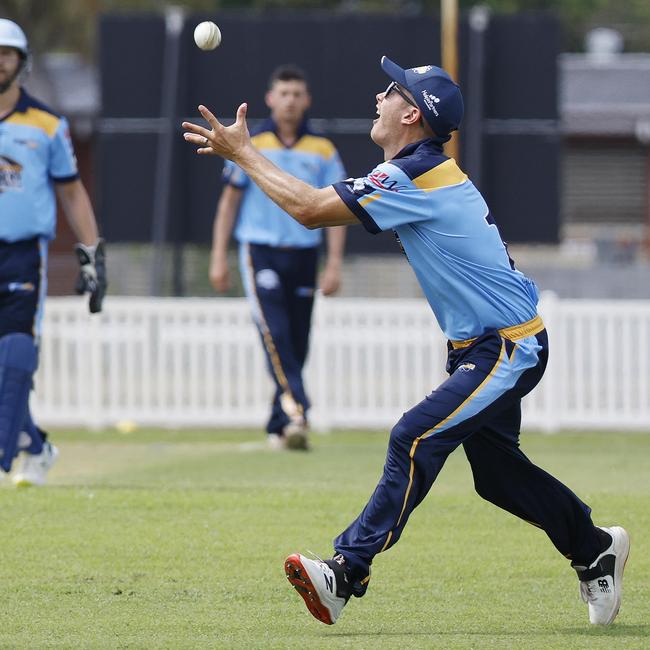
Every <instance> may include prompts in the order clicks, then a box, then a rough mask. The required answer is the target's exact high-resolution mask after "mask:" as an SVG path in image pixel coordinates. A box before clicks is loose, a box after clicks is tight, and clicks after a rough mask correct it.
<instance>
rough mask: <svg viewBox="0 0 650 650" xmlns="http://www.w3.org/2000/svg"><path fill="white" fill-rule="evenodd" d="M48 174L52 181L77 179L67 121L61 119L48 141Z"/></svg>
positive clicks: (77, 174)
mask: <svg viewBox="0 0 650 650" xmlns="http://www.w3.org/2000/svg"><path fill="white" fill-rule="evenodd" d="M48 171H49V174H50V177H51V178H52V179H53V180H54V181H58V182H66V181H73V180H76V179H77V178H78V177H79V170H78V169H77V157H76V156H75V155H74V149H73V148H72V140H71V139H70V128H69V127H68V121H67V120H66V119H65V118H64V117H61V118H59V125H58V127H57V129H56V131H55V132H54V135H53V136H52V140H51V141H50V159H49V170H48Z"/></svg>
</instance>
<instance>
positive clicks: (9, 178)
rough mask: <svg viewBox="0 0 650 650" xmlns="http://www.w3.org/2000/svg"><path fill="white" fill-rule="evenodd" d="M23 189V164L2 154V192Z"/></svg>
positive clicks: (0, 158) (0, 162)
mask: <svg viewBox="0 0 650 650" xmlns="http://www.w3.org/2000/svg"><path fill="white" fill-rule="evenodd" d="M22 189H23V166H22V165H21V164H20V163H19V162H16V161H15V160H12V159H11V158H7V157H6V156H0V194H2V192H10V191H13V192H19V191H20V190H22Z"/></svg>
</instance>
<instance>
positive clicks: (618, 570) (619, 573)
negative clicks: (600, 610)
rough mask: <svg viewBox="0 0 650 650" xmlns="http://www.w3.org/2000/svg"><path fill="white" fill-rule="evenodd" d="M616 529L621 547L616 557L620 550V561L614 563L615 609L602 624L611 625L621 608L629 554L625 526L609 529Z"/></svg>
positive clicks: (627, 535)
mask: <svg viewBox="0 0 650 650" xmlns="http://www.w3.org/2000/svg"><path fill="white" fill-rule="evenodd" d="M614 529H617V530H619V531H620V532H621V533H622V535H621V543H622V545H623V548H622V549H617V556H616V559H617V560H618V553H619V552H620V554H621V558H622V559H623V561H622V562H618V561H617V562H616V563H615V564H614V573H615V575H614V585H615V586H616V587H617V592H618V593H617V598H616V609H614V611H613V613H612V615H611V616H610V617H609V619H608V620H607V622H606V623H604V625H611V624H612V623H613V622H614V619H615V618H616V617H617V616H618V612H619V610H620V609H621V599H622V596H623V571H625V565H626V564H627V558H628V557H629V556H630V536H629V534H628V532H627V531H626V530H625V528H622V527H621V526H612V527H611V528H610V530H614Z"/></svg>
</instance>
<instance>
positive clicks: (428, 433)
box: [379, 341, 506, 553]
mask: <svg viewBox="0 0 650 650" xmlns="http://www.w3.org/2000/svg"><path fill="white" fill-rule="evenodd" d="M505 356H506V346H505V343H504V342H503V341H502V342H501V352H500V353H499V358H498V359H497V361H496V363H495V364H494V366H493V367H492V370H490V374H489V375H488V376H487V377H486V378H485V379H484V380H483V381H482V382H481V383H480V384H479V385H478V386H477V387H476V388H475V389H474V391H473V392H472V394H471V395H469V396H468V397H467V398H466V399H465V400H464V401H463V403H462V404H460V406H458V407H457V408H456V409H455V410H454V411H453V412H452V413H450V414H449V415H448V416H447V417H446V418H445V419H444V420H441V421H440V422H438V424H436V426H435V427H433V428H431V429H428V430H427V431H425V432H424V433H423V434H422V435H421V436H418V437H417V438H416V439H415V440H414V441H413V444H412V445H411V451H410V452H409V458H410V459H411V468H410V470H409V483H408V486H407V488H406V494H405V495H404V503H403V504H402V511H401V512H400V513H399V518H398V519H397V523H396V524H395V528H397V527H398V526H399V525H400V523H401V521H402V517H403V516H404V511H405V510H406V503H407V501H408V498H409V495H410V493H411V488H412V487H413V474H414V472H415V462H414V461H413V457H414V456H415V450H416V449H417V446H418V444H419V442H420V440H424V439H425V438H429V437H430V436H432V435H433V434H434V433H435V432H436V429H438V428H439V427H441V426H442V425H443V424H445V422H448V421H449V420H451V418H453V417H454V416H455V415H456V414H457V413H459V412H460V411H461V410H462V409H463V408H465V406H467V404H468V403H469V402H471V401H472V400H473V399H474V398H475V397H476V395H477V394H478V393H479V392H481V390H482V389H483V388H484V387H485V385H486V384H487V383H488V382H489V381H490V379H492V377H494V375H495V373H496V371H497V368H498V367H499V366H500V365H501V363H502V361H503V359H504V358H505ZM392 538H393V531H392V530H391V531H390V532H389V533H388V537H387V538H386V542H385V544H384V545H383V546H382V548H381V551H379V552H380V553H381V552H382V551H385V550H386V549H387V548H388V545H389V544H390V540H391V539H392Z"/></svg>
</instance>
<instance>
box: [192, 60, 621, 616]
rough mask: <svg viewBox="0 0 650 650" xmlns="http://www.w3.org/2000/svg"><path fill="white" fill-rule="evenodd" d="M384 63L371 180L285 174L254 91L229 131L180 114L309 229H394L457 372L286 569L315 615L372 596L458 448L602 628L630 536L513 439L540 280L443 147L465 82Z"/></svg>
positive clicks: (536, 374)
mask: <svg viewBox="0 0 650 650" xmlns="http://www.w3.org/2000/svg"><path fill="white" fill-rule="evenodd" d="M381 67H382V70H383V71H384V73H385V74H386V75H387V77H388V79H389V80H390V83H389V84H388V87H387V88H386V90H384V91H383V92H380V93H378V94H377V95H376V98H375V99H376V111H377V118H376V119H375V120H374V122H373V126H372V129H371V132H370V137H371V138H372V140H373V141H374V142H375V143H376V144H377V145H379V147H380V148H381V149H383V152H384V161H383V162H382V163H380V164H379V165H378V166H377V167H375V169H373V170H372V171H371V172H370V173H369V174H367V175H366V176H364V177H361V178H350V179H348V180H346V181H342V182H338V183H334V184H333V185H331V186H329V187H326V188H322V189H317V188H314V187H310V186H309V185H307V184H305V183H303V182H302V181H300V180H298V179H296V178H294V177H292V176H291V175H289V174H287V173H286V172H283V171H281V170H280V169H278V168H277V167H276V166H275V165H273V164H272V163H271V162H270V161H268V160H267V159H265V158H264V157H263V156H261V155H260V154H259V153H258V152H257V151H255V149H254V148H253V146H252V145H251V141H250V137H249V135H248V129H247V127H246V119H245V118H246V104H242V105H241V106H240V107H239V109H238V111H237V120H236V122H235V124H233V125H232V126H230V127H228V128H225V127H224V126H223V125H221V124H220V123H219V122H218V121H217V120H216V118H215V117H214V116H213V115H212V113H211V112H210V111H209V110H208V109H207V108H205V107H204V106H200V107H199V110H200V112H201V114H202V115H203V116H204V117H205V118H206V119H207V121H208V123H209V126H210V128H203V127H202V126H199V125H195V124H191V123H187V122H186V123H184V124H183V126H184V127H185V129H186V130H187V133H186V134H185V139H186V140H187V141H189V142H191V143H193V144H195V145H198V153H200V154H216V155H220V156H223V157H224V158H227V159H230V160H234V161H235V162H236V163H237V164H238V165H239V166H240V167H241V168H242V169H243V170H244V171H245V172H246V174H248V176H249V177H250V178H251V179H252V180H253V181H254V182H255V183H257V185H258V186H259V187H260V188H261V189H262V191H264V192H265V193H266V194H267V195H268V196H269V197H271V199H273V200H274V201H275V202H276V203H277V204H278V205H279V206H280V207H282V208H283V209H284V210H285V211H286V212H288V213H289V214H291V215H292V216H293V217H294V219H296V220H297V221H299V222H300V223H302V224H304V225H305V226H307V227H308V228H321V227H323V226H336V225H342V224H350V225H351V224H355V223H361V224H362V225H363V227H364V228H365V229H366V230H367V231H368V232H370V233H372V234H374V233H378V232H381V231H384V230H392V231H394V233H395V234H396V236H397V237H398V239H399V241H400V242H401V246H402V248H403V250H404V253H405V255H406V258H407V260H408V262H409V263H410V265H411V266H412V268H413V271H414V272H415V275H416V277H417V279H418V281H419V283H420V286H421V287H422V290H423V292H424V295H425V296H426V299H427V301H428V302H429V305H430V306H431V309H432V310H433V313H434V314H435V316H436V319H437V321H438V324H439V325H440V328H441V329H442V331H443V332H444V334H445V336H446V338H447V339H448V343H447V349H448V360H447V372H448V373H449V377H448V378H447V379H446V380H445V381H444V382H443V383H442V384H441V385H440V386H438V387H437V388H436V389H435V390H433V392H432V393H431V394H429V395H428V396H427V397H426V398H425V399H423V400H422V401H421V402H420V403H419V404H416V405H415V406H413V407H412V408H410V409H409V410H408V411H407V412H406V413H404V415H403V416H402V417H401V418H400V419H399V420H398V422H397V423H396V424H395V426H394V427H393V429H392V431H391V433H390V440H389V444H388V453H387V455H386V462H385V465H384V471H383V476H382V477H381V479H380V481H379V483H378V485H377V487H376V488H375V490H374V492H373V493H372V495H371V496H370V499H369V501H368V503H367V505H366V506H365V508H364V509H363V511H362V512H361V514H360V515H359V516H358V517H357V518H356V519H355V520H354V521H353V522H352V523H351V524H350V525H349V526H348V527H347V528H346V529H345V530H344V531H343V532H342V533H340V534H339V535H338V536H337V537H336V539H335V540H334V555H333V557H332V558H331V559H327V560H321V559H319V558H317V559H310V558H307V557H305V556H303V555H301V554H299V553H294V554H292V555H290V556H289V557H288V558H287V559H286V561H285V571H286V574H287V577H288V579H289V581H290V583H291V584H292V585H293V586H294V587H295V588H296V590H297V591H298V593H299V594H300V595H301V596H302V598H303V599H304V601H305V604H306V605H307V608H308V609H309V611H310V612H311V614H312V615H313V616H314V617H316V618H317V619H318V620H320V621H322V622H323V623H327V624H332V623H334V622H335V621H336V620H337V618H338V617H339V615H340V613H341V611H342V609H343V607H344V606H345V605H346V603H347V602H348V600H349V598H350V596H352V595H354V596H357V597H360V596H363V595H364V594H365V593H366V590H367V587H368V582H369V579H370V566H371V564H372V563H373V561H374V559H375V557H376V556H377V555H378V554H380V553H382V552H384V551H387V550H388V549H390V548H391V547H392V546H393V545H395V544H396V543H397V542H398V540H399V539H400V537H401V535H402V533H403V531H404V528H405V527H406V525H407V523H408V520H409V516H410V514H411V512H412V511H413V509H414V508H416V507H417V506H418V504H420V503H421V502H422V500H423V499H424V498H425V496H426V495H427V493H428V492H429V489H430V488H431V486H432V485H433V482H434V481H435V479H436V477H437V476H438V474H439V472H440V470H441V468H442V466H443V464H444V462H445V460H446V459H447V457H448V456H449V454H450V453H451V452H453V451H454V450H455V449H456V448H457V447H460V446H462V447H463V451H464V452H465V455H466V457H467V460H468V461H469V464H470V466H471V469H472V473H473V476H474V485H475V487H476V491H477V492H478V494H479V495H480V496H481V497H483V498H484V499H486V500H488V501H490V502H492V503H494V504H495V505H497V506H499V507H500V508H503V509H504V510H507V511H508V512H510V513H512V514H513V515H515V516H517V517H519V518H521V519H524V520H525V521H527V522H529V523H531V524H533V525H534V526H536V527H538V528H540V529H541V530H543V531H544V532H545V533H546V535H548V537H549V538H550V540H551V542H552V543H553V545H554V546H555V548H556V549H557V550H558V551H559V552H560V554H561V555H562V556H564V558H567V559H568V560H569V561H570V562H571V566H572V567H573V569H574V570H575V571H576V573H577V576H578V580H579V585H580V594H581V596H582V598H583V600H584V601H585V602H586V603H587V605H588V610H589V620H590V621H591V623H594V624H602V625H608V624H610V623H611V622H612V621H613V620H614V618H615V617H616V615H617V614H618V611H619V607H620V604H621V591H622V578H623V568H624V566H625V562H626V560H627V556H628V553H629V547H630V542H629V537H628V534H627V532H626V531H625V529H623V528H622V527H620V526H612V527H598V526H595V525H594V523H593V522H592V519H591V509H590V508H589V507H588V506H587V505H586V504H585V503H583V502H582V501H581V500H580V499H579V498H578V497H577V496H576V495H575V494H574V493H573V492H572V491H571V490H570V489H569V488H568V487H566V486H565V485H563V484H562V483H561V482H560V481H558V480H557V479H556V478H554V477H553V476H551V475H550V474H548V473H547V472H545V471H544V470H542V469H540V468H539V467H537V466H536V465H534V464H533V463H532V462H531V461H530V460H529V459H528V458H527V457H526V456H525V455H524V453H523V452H522V451H521V449H520V448H519V430H520V424H521V399H522V397H523V396H524V395H526V394H527V393H528V392H530V391H531V390H533V388H534V387H535V386H536V385H537V383H538V382H539V380H540V379H541V377H542V375H543V374H544V369H545V368H546V362H547V359H548V337H547V334H546V329H545V326H544V323H543V322H542V319H541V317H540V316H539V314H538V313H537V301H538V292H537V288H536V286H535V284H534V282H533V281H532V280H531V279H529V278H528V277H526V276H525V275H524V274H523V273H521V272H520V271H518V270H517V269H516V268H515V265H514V263H513V261H512V260H511V259H510V257H509V255H508V252H507V249H506V246H505V244H504V243H503V241H502V240H501V237H500V235H499V231H498V229H497V226H496V223H495V220H494V218H493V216H492V214H491V213H490V210H489V208H488V206H487V205H486V203H485V201H484V199H483V197H482V196H481V194H480V193H479V191H478V190H477V189H476V187H475V186H474V185H473V183H472V182H471V181H470V179H469V178H468V177H467V175H466V174H465V173H464V172H463V171H462V170H461V169H460V167H459V166H458V165H457V163H456V161H455V160H454V159H453V158H449V157H447V156H446V155H445V154H444V151H443V145H444V143H445V142H447V141H448V140H449V138H450V134H451V133H452V131H455V130H456V129H457V128H458V127H459V125H460V122H461V119H462V116H463V99H462V95H461V91H460V89H459V87H458V86H457V85H456V84H455V83H454V82H453V81H452V79H451V78H450V77H449V75H448V74H447V73H446V72H445V71H444V70H442V69H441V68H438V67H436V66H434V65H424V66H419V67H415V68H407V69H404V68H402V67H400V66H399V65H397V64H396V63H394V62H393V61H391V60H390V59H388V58H387V57H383V58H382V60H381ZM495 534H496V535H498V534H499V532H498V531H495ZM436 561H440V558H436ZM485 561H486V562H489V561H490V558H489V557H486V558H485ZM533 561H534V559H533V558H531V562H533ZM497 579H498V577H497ZM396 587H397V586H396ZM504 587H505V585H504ZM404 588H405V585H404V584H400V585H399V589H404Z"/></svg>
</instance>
